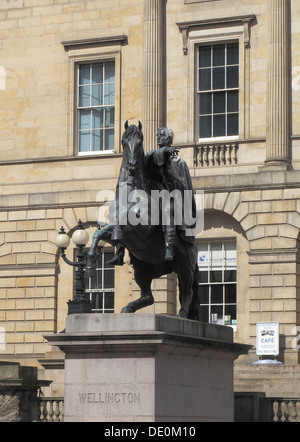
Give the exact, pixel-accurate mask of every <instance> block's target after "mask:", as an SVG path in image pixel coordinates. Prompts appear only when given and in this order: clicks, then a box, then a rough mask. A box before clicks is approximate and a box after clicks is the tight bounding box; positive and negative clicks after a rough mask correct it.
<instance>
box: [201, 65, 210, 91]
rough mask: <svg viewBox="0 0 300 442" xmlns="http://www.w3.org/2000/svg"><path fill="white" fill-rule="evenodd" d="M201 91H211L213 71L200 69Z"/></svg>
mask: <svg viewBox="0 0 300 442" xmlns="http://www.w3.org/2000/svg"><path fill="white" fill-rule="evenodd" d="M199 90H200V91H210V90H211V69H200V71H199Z"/></svg>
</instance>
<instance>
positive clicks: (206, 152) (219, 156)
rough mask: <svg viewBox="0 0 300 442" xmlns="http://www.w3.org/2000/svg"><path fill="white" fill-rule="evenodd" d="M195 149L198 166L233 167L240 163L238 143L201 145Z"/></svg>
mask: <svg viewBox="0 0 300 442" xmlns="http://www.w3.org/2000/svg"><path fill="white" fill-rule="evenodd" d="M195 149H196V150H195V163H196V166H200V167H201V166H202V167H211V166H232V165H236V164H237V163H238V149H239V145H238V144H237V143H229V144H227V143H226V144H225V143H224V144H209V145H201V146H196V148H195Z"/></svg>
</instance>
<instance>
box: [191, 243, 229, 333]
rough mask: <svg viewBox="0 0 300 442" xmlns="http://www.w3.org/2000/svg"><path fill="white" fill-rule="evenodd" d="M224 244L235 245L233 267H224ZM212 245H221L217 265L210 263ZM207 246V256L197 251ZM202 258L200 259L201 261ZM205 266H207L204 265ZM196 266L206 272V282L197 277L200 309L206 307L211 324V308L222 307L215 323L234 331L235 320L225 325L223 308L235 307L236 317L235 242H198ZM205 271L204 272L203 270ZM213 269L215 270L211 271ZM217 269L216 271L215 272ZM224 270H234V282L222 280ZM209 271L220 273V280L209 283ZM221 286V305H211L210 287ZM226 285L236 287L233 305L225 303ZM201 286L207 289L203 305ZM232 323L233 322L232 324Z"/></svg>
mask: <svg viewBox="0 0 300 442" xmlns="http://www.w3.org/2000/svg"><path fill="white" fill-rule="evenodd" d="M226 243H228V244H229V243H234V244H235V248H234V251H235V265H230V266H226V254H225V244H226ZM214 244H221V247H222V248H221V256H222V259H220V262H219V263H218V264H216V263H214V262H213V261H212V259H210V258H211V257H212V246H213V245H214ZM203 245H205V248H206V245H207V254H205V253H204V252H201V251H199V248H201V246H203ZM201 257H202V259H201ZM206 264H207V265H206ZM198 266H199V271H200V272H201V269H202V271H203V272H207V274H208V280H207V282H201V276H200V277H199V286H200V307H201V305H202V306H208V312H209V313H208V315H209V322H210V323H211V322H213V320H212V306H213V305H214V306H219V307H221V306H222V317H221V320H220V319H218V320H217V321H216V322H217V323H219V324H222V325H230V326H231V327H232V328H233V329H234V330H236V318H235V319H233V318H231V322H230V324H229V323H227V321H226V319H225V318H226V315H225V313H226V312H225V308H226V305H235V308H236V315H237V244H236V240H234V239H213V240H206V241H199V242H198ZM203 269H205V270H203ZM213 269H215V270H213ZM216 269H217V270H216ZM225 270H234V271H235V272H236V278H235V281H225V278H224V272H225ZM210 271H221V272H222V280H221V281H218V282H215V281H211V280H210ZM213 285H214V286H217V285H218V286H222V291H223V293H222V302H221V303H212V298H211V294H212V286H213ZM227 285H235V287H236V300H235V302H234V303H232V302H230V303H226V298H225V293H226V292H225V290H226V289H225V286H227ZM201 286H205V287H208V290H209V291H208V303H203V302H202V301H203V300H202V299H201ZM232 321H234V322H232Z"/></svg>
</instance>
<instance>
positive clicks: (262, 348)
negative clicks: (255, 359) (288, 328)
mask: <svg viewBox="0 0 300 442" xmlns="http://www.w3.org/2000/svg"><path fill="white" fill-rule="evenodd" d="M256 354H257V355H258V356H277V355H278V354H279V322H257V324H256Z"/></svg>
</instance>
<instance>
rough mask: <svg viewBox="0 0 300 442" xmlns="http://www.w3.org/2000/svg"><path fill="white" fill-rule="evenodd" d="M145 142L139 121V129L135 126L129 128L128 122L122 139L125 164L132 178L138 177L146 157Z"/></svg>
mask: <svg viewBox="0 0 300 442" xmlns="http://www.w3.org/2000/svg"><path fill="white" fill-rule="evenodd" d="M143 140H144V137H143V133H142V123H141V122H140V121H139V126H138V127H137V126H135V125H134V124H132V125H131V126H129V125H128V121H126V123H125V132H124V134H123V137H122V145H123V150H124V153H123V158H124V160H123V163H124V167H125V168H126V169H127V171H128V173H129V175H131V176H133V175H136V174H137V173H138V172H139V168H141V164H142V160H143V157H144V149H143Z"/></svg>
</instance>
